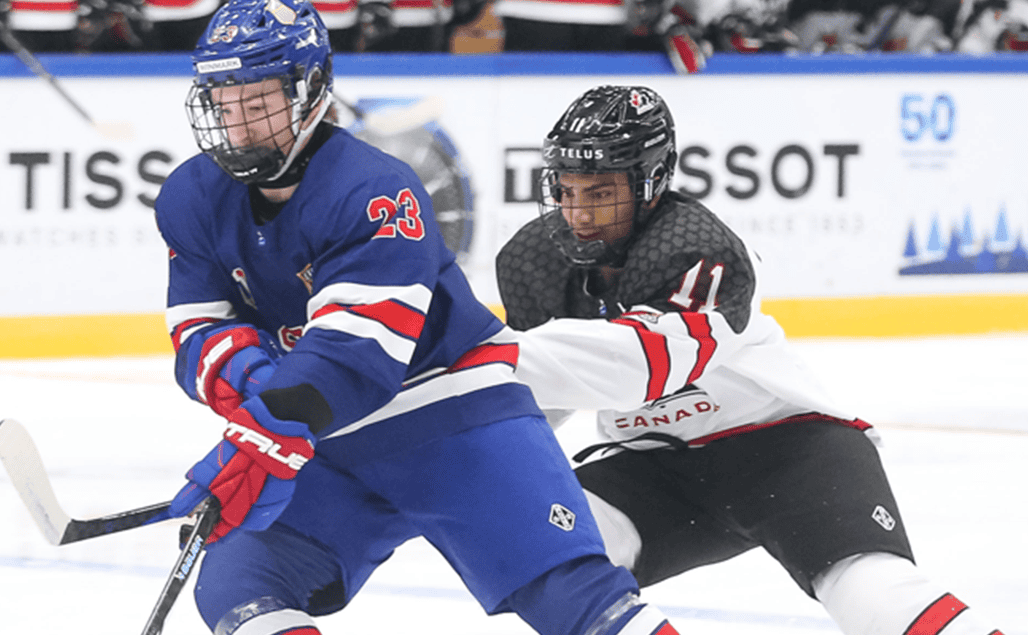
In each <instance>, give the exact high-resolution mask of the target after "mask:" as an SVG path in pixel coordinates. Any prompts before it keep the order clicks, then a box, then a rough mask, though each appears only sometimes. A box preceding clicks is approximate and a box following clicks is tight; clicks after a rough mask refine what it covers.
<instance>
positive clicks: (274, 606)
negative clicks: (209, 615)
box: [214, 597, 321, 635]
mask: <svg viewBox="0 0 1028 635" xmlns="http://www.w3.org/2000/svg"><path fill="white" fill-rule="evenodd" d="M214 635H321V631H319V630H318V628H317V627H316V626H315V625H314V620H313V619H311V616H310V615H307V614H306V613H304V612H303V611H298V610H296V609H290V608H286V607H285V605H284V604H283V603H282V602H281V601H280V600H278V599H277V598H271V597H267V598H260V599H258V600H254V601H253V602H247V603H245V604H241V605H239V606H237V607H236V608H234V609H232V610H231V611H229V612H228V613H226V614H225V615H224V617H222V618H221V619H220V620H219V621H218V625H217V626H215V627H214Z"/></svg>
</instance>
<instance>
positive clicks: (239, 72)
mask: <svg viewBox="0 0 1028 635" xmlns="http://www.w3.org/2000/svg"><path fill="white" fill-rule="evenodd" d="M192 61H193V68H194V71H195V76H194V80H193V87H192V89H191V90H190V92H189V96H188V97H187V99H186V112H187V116H188V117H189V123H190V125H191V126H192V128H193V135H194V137H195V138H196V142H197V145H199V147H200V149H201V150H202V151H203V152H205V153H206V154H207V155H209V156H210V157H211V158H212V159H214V161H215V162H216V163H217V164H218V165H220V166H221V167H222V169H224V170H225V171H226V172H228V173H229V174H230V175H231V176H232V177H233V178H235V179H237V180H239V181H242V182H244V183H257V184H261V183H268V182H271V181H275V180H276V179H279V178H280V177H282V175H283V174H285V173H286V171H287V170H288V169H289V167H290V165H291V164H292V162H293V160H294V159H295V158H296V155H297V154H298V153H299V151H300V149H301V148H302V146H303V145H304V143H303V142H304V140H305V139H306V138H307V137H308V136H309V135H310V134H311V132H313V130H314V128H315V127H316V125H317V124H318V122H320V121H321V119H322V118H324V116H325V114H326V112H327V111H328V109H329V107H330V106H331V103H332V98H331V93H332V49H331V46H330V45H329V39H328V29H327V28H325V23H324V22H323V21H322V19H321V16H320V15H318V12H317V10H316V9H315V8H314V7H313V5H312V4H311V3H310V1H309V0H229V2H228V3H226V4H225V5H223V6H222V7H221V8H220V9H218V11H217V12H216V13H215V14H214V17H213V18H211V21H210V23H209V24H208V26H207V30H206V31H205V32H204V34H203V35H202V36H201V37H200V40H199V42H198V43H197V46H196V49H195V50H194V51H193V55H192ZM266 80H279V81H280V82H281V89H282V91H283V93H284V95H285V98H286V103H285V105H284V108H286V109H288V110H289V113H288V114H289V117H288V127H290V128H291V132H292V135H287V136H288V137H289V139H288V140H287V141H286V142H285V143H283V142H282V135H281V134H278V133H280V132H282V131H281V130H273V131H272V132H273V133H274V135H273V136H272V137H271V138H269V139H263V140H260V139H259V140H256V141H254V140H252V139H251V140H249V142H248V143H246V144H241V143H239V142H238V141H237V142H233V140H232V138H231V137H232V135H230V134H229V126H230V124H228V123H227V122H226V117H225V116H224V108H223V106H224V104H223V103H221V101H220V100H219V92H218V91H219V89H225V88H228V87H233V86H241V85H249V84H260V83H262V82H265V81H266ZM272 86H274V84H272ZM273 114H274V113H273ZM269 121H270V120H269ZM253 123H255V122H253V121H248V122H246V124H247V125H252V124H253ZM236 125H239V124H236ZM237 136H238V135H237Z"/></svg>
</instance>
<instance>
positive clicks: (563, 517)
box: [550, 503, 575, 531]
mask: <svg viewBox="0 0 1028 635" xmlns="http://www.w3.org/2000/svg"><path fill="white" fill-rule="evenodd" d="M550 524H551V525H556V526H557V527H560V528H561V529H563V530H564V531H571V530H572V529H574V528H575V512H573V511H571V510H570V509H568V508H567V507H564V506H563V505H561V504H560V503H554V504H553V506H552V507H550Z"/></svg>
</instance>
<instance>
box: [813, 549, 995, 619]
mask: <svg viewBox="0 0 1028 635" xmlns="http://www.w3.org/2000/svg"><path fill="white" fill-rule="evenodd" d="M814 593H815V595H817V599H818V600H820V601H821V604H822V605H824V607H825V610H826V611H828V614H829V615H830V616H831V617H832V619H833V620H835V623H836V624H838V625H839V628H840V629H842V632H843V633H845V635H1002V633H1001V632H1000V631H999V630H998V629H997V628H996V626H995V625H990V624H987V623H985V622H984V621H983V619H982V618H980V617H979V616H978V615H977V614H976V613H975V612H974V611H972V610H970V609H969V608H968V607H967V606H966V605H965V604H964V603H963V602H961V601H960V600H959V599H957V598H956V597H954V596H953V595H952V594H951V593H949V592H948V591H946V589H944V588H942V587H941V586H939V585H938V584H936V583H934V582H932V581H930V580H929V579H928V578H927V577H925V575H924V574H922V573H921V572H920V571H919V570H918V568H917V567H916V566H914V563H913V562H910V561H909V560H907V559H906V558H901V557H900V556H896V555H893V554H888V553H867V554H860V555H856V556H852V557H850V558H847V559H845V560H842V561H841V562H838V563H836V564H834V565H832V566H831V567H830V568H829V569H828V570H827V571H826V572H825V573H823V574H822V575H820V576H818V578H817V579H816V580H814Z"/></svg>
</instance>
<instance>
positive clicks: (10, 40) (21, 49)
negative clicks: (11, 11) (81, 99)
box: [0, 20, 93, 124]
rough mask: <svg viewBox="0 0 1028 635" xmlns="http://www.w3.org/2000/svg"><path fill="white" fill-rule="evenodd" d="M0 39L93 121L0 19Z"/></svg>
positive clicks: (72, 105) (81, 113) (79, 111)
mask: <svg viewBox="0 0 1028 635" xmlns="http://www.w3.org/2000/svg"><path fill="white" fill-rule="evenodd" d="M0 40H3V43H4V44H5V45H6V46H7V48H9V49H11V51H12V52H13V53H14V54H15V55H16V56H17V57H18V59H20V60H21V61H22V63H23V64H25V66H28V67H29V70H30V71H32V72H33V73H35V74H36V75H37V76H38V77H40V78H42V79H45V80H46V81H48V82H50V85H51V86H53V88H54V90H56V91H57V92H58V94H60V96H61V97H63V98H64V101H66V102H68V103H69V104H71V107H72V108H74V109H75V110H76V111H77V112H78V113H79V114H80V115H82V118H83V119H85V120H86V121H87V122H89V123H90V124H92V123H93V118H92V117H90V116H89V113H87V112H86V110H85V108H83V107H82V106H80V105H79V103H78V102H77V101H75V100H74V99H72V97H71V95H69V94H68V93H66V92H65V91H64V87H63V86H61V85H60V84H59V83H58V82H57V78H56V77H54V76H53V75H51V74H50V72H49V71H48V70H46V68H44V67H43V64H42V63H41V62H40V61H39V59H38V58H36V56H35V55H33V54H32V51H30V50H28V49H27V48H25V45H24V44H22V43H21V41H20V40H18V38H17V37H15V35H14V33H12V32H11V30H10V29H9V28H8V27H7V25H6V24H4V22H3V21H2V20H0Z"/></svg>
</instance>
